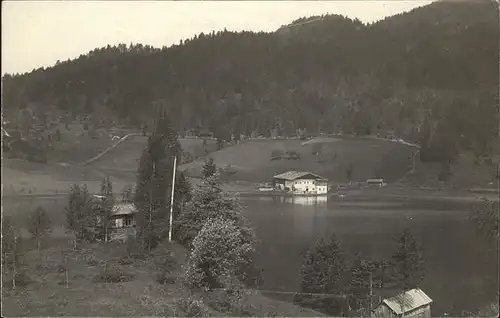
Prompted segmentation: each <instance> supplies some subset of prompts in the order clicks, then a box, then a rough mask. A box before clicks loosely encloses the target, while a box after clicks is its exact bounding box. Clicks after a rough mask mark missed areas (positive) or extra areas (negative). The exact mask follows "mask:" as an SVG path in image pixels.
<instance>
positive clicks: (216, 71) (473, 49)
mask: <svg viewBox="0 0 500 318" xmlns="http://www.w3.org/2000/svg"><path fill="white" fill-rule="evenodd" d="M497 10H498V8H497V5H496V4H495V3H494V2H493V1H468V2H465V1H464V2H462V1H460V2H448V1H446V2H444V1H443V2H441V1H438V2H435V3H433V4H430V5H428V6H425V7H421V8H417V9H414V10H412V11H411V12H408V13H403V14H399V15H396V16H392V17H388V18H386V19H384V20H382V21H379V22H376V23H373V24H363V23H361V22H360V21H358V20H351V19H349V18H346V17H343V16H338V15H325V16H318V17H310V18H301V19H299V20H297V21H294V22H292V23H291V24H290V25H286V26H283V27H281V28H279V29H278V30H277V31H276V32H273V33H253V32H239V33H235V32H228V31H226V30H224V31H219V32H212V33H211V34H203V33H202V34H199V35H197V36H194V38H192V39H186V40H184V41H182V42H181V43H180V45H174V46H171V47H168V48H167V47H163V48H161V49H159V48H153V47H150V46H143V45H141V44H135V45H133V44H130V45H125V44H120V45H118V46H107V47H103V48H98V49H95V50H93V51H91V52H89V53H88V54H82V55H80V57H78V58H76V59H74V60H68V61H64V62H59V61H58V62H57V64H56V65H55V66H53V67H50V68H40V69H37V70H33V71H32V72H30V73H27V74H22V75H19V74H16V75H10V74H9V75H5V76H4V77H3V79H2V82H3V101H2V106H3V109H4V116H5V117H7V118H10V119H11V121H15V118H18V114H19V112H20V111H21V109H23V108H26V107H27V106H29V107H31V108H35V109H36V111H37V112H39V113H46V112H50V111H52V110H57V111H58V112H61V113H67V114H68V116H70V117H73V118H76V117H77V116H81V115H87V116H90V117H92V116H94V117H98V118H103V114H104V113H110V114H112V116H114V117H115V118H116V119H118V120H119V121H120V122H126V123H128V124H132V125H137V126H138V127H141V126H142V127H144V125H147V124H148V122H149V121H150V119H151V118H153V117H154V110H155V109H156V108H157V107H166V109H168V112H169V114H170V116H171V117H173V118H174V120H171V122H172V123H174V124H175V129H177V130H178V131H185V130H187V129H201V128H204V129H209V130H211V131H212V132H213V133H214V135H215V136H216V137H218V138H220V139H222V140H228V139H230V138H231V136H234V137H235V138H239V137H240V135H247V136H248V135H252V134H254V135H255V134H257V135H263V136H270V135H271V134H272V133H274V134H278V135H295V134H296V131H297V130H298V129H302V130H304V129H305V130H306V131H307V132H309V133H312V134H317V133H322V132H324V133H332V132H340V131H342V132H344V133H352V134H357V135H364V134H375V133H381V134H388V133H392V134H395V135H397V136H401V137H404V138H408V139H410V140H414V141H417V142H419V143H421V144H422V146H423V149H439V154H435V153H434V154H432V155H431V154H429V155H427V158H428V159H429V160H433V159H432V158H434V159H437V160H440V161H449V160H451V159H452V157H453V156H454V155H453V154H454V153H456V152H457V151H458V150H460V149H472V150H474V151H475V152H476V153H477V154H478V155H484V154H487V153H488V152H489V151H490V150H491V147H492V143H493V142H494V140H495V138H496V136H498V118H499V117H498V108H497V105H498V87H499V83H498V70H499V64H498V57H499V55H498V47H499V33H498V11H497ZM442 149H445V150H444V151H441V150H442ZM424 157H425V154H424ZM431 157H432V158H431Z"/></svg>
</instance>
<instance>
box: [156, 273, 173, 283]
mask: <svg viewBox="0 0 500 318" xmlns="http://www.w3.org/2000/svg"><path fill="white" fill-rule="evenodd" d="M156 281H157V282H158V283H160V284H169V285H173V284H175V282H176V281H177V276H175V275H172V274H169V273H167V272H161V273H160V274H158V275H157V276H156Z"/></svg>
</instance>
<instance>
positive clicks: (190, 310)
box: [176, 297, 208, 317]
mask: <svg viewBox="0 0 500 318" xmlns="http://www.w3.org/2000/svg"><path fill="white" fill-rule="evenodd" d="M176 305H177V308H179V309H181V310H182V311H183V312H184V313H185V314H186V315H187V316H188V317H205V316H208V310H207V308H206V307H205V304H203V301H201V300H199V299H193V298H191V297H188V298H181V299H179V300H177V302H176Z"/></svg>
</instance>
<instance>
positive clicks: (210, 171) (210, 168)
mask: <svg viewBox="0 0 500 318" xmlns="http://www.w3.org/2000/svg"><path fill="white" fill-rule="evenodd" d="M216 172H217V166H216V165H215V162H214V159H213V158H211V157H210V158H207V159H205V163H204V164H203V174H202V176H203V178H208V177H210V176H213V175H214V174H215V173H216Z"/></svg>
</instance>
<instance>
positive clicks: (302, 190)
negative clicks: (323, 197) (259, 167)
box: [273, 171, 328, 195]
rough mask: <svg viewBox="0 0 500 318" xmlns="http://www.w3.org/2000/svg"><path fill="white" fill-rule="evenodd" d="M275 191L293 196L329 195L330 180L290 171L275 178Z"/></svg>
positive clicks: (311, 174)
mask: <svg viewBox="0 0 500 318" xmlns="http://www.w3.org/2000/svg"><path fill="white" fill-rule="evenodd" d="M273 185H274V188H275V189H278V190H282V191H289V192H291V193H293V194H306V195H307V194H309V195H317V194H327V193H328V180H327V179H325V178H323V177H321V176H318V175H317V174H314V173H312V172H298V171H288V172H285V173H281V174H278V175H276V176H274V178H273Z"/></svg>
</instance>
